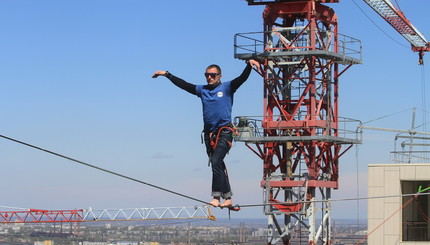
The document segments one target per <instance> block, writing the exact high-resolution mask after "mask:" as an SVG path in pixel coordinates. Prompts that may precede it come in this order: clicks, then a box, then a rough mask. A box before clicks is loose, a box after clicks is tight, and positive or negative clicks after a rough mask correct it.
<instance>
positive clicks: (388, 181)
mask: <svg viewBox="0 0 430 245" xmlns="http://www.w3.org/2000/svg"><path fill="white" fill-rule="evenodd" d="M368 170H369V171H368V173H369V178H368V182H369V183H368V196H369V197H383V196H394V197H388V198H370V199H369V200H368V233H371V234H370V235H369V237H368V244H369V245H381V244H387V245H388V244H389V245H393V244H407V245H418V244H419V245H424V244H430V223H429V216H430V215H429V214H430V196H429V195H420V196H418V197H416V198H414V197H413V196H403V197H401V195H405V194H414V193H417V192H419V191H422V190H425V189H426V188H428V187H430V164H371V165H369V166H368ZM427 192H429V190H426V191H422V192H420V193H427Z"/></svg>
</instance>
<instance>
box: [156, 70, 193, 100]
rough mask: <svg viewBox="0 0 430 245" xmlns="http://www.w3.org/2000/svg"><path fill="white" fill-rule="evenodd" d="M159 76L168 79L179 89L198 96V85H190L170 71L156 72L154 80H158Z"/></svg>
mask: <svg viewBox="0 0 430 245" xmlns="http://www.w3.org/2000/svg"><path fill="white" fill-rule="evenodd" d="M159 76H164V77H167V79H169V80H170V81H171V82H172V83H173V84H175V85H176V86H177V87H179V88H181V89H183V90H185V91H187V92H188V93H191V94H194V95H197V94H196V85H194V84H191V83H188V82H186V81H184V80H182V79H181V78H179V77H176V76H174V75H172V74H171V73H169V72H168V71H156V72H155V73H154V75H152V78H157V77H159Z"/></svg>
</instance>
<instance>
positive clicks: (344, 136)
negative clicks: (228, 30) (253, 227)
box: [235, 0, 361, 244]
mask: <svg viewBox="0 0 430 245" xmlns="http://www.w3.org/2000/svg"><path fill="white" fill-rule="evenodd" d="M324 2H326V3H336V2H338V1H335V0H331V1H329V0H327V1H316V0H308V1H288V0H287V1H252V0H248V3H249V5H263V4H264V5H266V8H265V10H264V13H263V20H264V31H263V32H262V33H261V32H260V33H244V34H236V36H235V57H236V58H239V59H245V60H246V59H249V58H254V59H258V60H260V61H261V63H262V64H263V66H264V69H263V72H262V73H261V75H262V76H263V84H264V98H263V99H264V102H263V105H264V112H263V116H262V117H261V118H252V119H251V118H247V117H240V118H238V119H237V121H236V122H237V124H238V127H239V131H240V132H241V134H240V136H239V137H238V140H239V141H244V142H245V143H246V145H247V146H248V147H249V148H250V149H251V150H252V151H254V152H255V153H256V154H257V155H258V156H259V157H260V158H261V159H262V160H263V180H262V182H261V186H262V188H263V191H264V195H265V204H266V206H265V209H264V210H265V213H266V215H267V216H268V225H269V237H268V244H276V243H277V242H282V243H283V244H290V243H291V241H292V240H293V239H294V238H295V237H298V236H302V235H303V234H302V233H301V231H302V230H303V229H304V230H306V231H307V234H306V237H307V238H308V240H309V244H317V243H320V242H321V243H323V244H330V243H331V235H330V216H331V205H330V198H331V190H332V189H337V188H338V187H339V159H340V157H341V156H342V155H343V154H344V153H345V152H346V151H347V150H348V149H350V148H351V147H352V146H353V144H355V143H360V142H361V140H360V139H358V137H359V135H358V134H356V130H355V129H356V124H358V121H357V122H356V123H354V122H355V121H354V120H351V119H345V118H341V117H340V116H339V105H338V103H339V100H338V98H339V87H338V86H339V77H340V76H341V75H342V74H343V73H344V72H345V71H346V70H347V69H349V68H350V67H351V66H352V65H353V64H359V63H361V43H360V41H359V40H357V39H354V38H351V37H348V36H344V35H340V34H339V33H338V20H337V16H336V14H335V12H334V11H333V9H331V8H329V7H328V6H326V5H323V4H322V3H324ZM259 123H261V127H262V129H260V130H259V129H258V125H259ZM351 124H354V125H353V126H349V125H351ZM348 127H349V128H350V129H352V130H348ZM250 144H254V145H255V147H252V146H250ZM318 206H320V207H318ZM319 212H321V216H318V218H320V219H321V221H320V224H319V225H317V224H316V222H317V215H318V213H319ZM280 217H283V218H284V220H283V222H280V221H278V219H279V218H280ZM282 223H283V226H281V224H282ZM302 239H303V238H302Z"/></svg>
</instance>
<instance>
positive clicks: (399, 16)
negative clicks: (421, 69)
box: [364, 0, 430, 65]
mask: <svg viewBox="0 0 430 245" xmlns="http://www.w3.org/2000/svg"><path fill="white" fill-rule="evenodd" d="M364 2H365V3H367V4H368V5H369V6H370V7H371V8H372V9H373V10H375V11H376V12H377V13H378V14H379V15H380V16H381V17H382V18H383V19H384V20H385V21H387V22H388V23H389V24H390V25H391V26H392V27H393V28H394V29H395V30H396V31H397V32H398V33H400V34H401V35H402V36H403V37H404V38H405V39H406V40H407V41H408V42H409V43H410V44H411V46H412V50H413V51H414V52H418V54H419V64H420V65H422V64H424V61H423V55H424V52H428V51H430V43H429V42H427V40H426V39H425V37H424V35H423V34H422V33H421V32H420V31H418V29H416V28H415V27H414V26H413V25H412V24H411V22H410V21H409V20H408V19H406V17H405V15H404V14H403V13H402V12H401V11H400V10H398V9H397V8H396V7H395V6H394V5H393V4H392V3H391V1H390V0H364Z"/></svg>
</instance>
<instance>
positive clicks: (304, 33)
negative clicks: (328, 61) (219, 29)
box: [234, 27, 362, 62]
mask: <svg viewBox="0 0 430 245" xmlns="http://www.w3.org/2000/svg"><path fill="white" fill-rule="evenodd" d="M311 35H314V36H316V37H317V38H315V41H314V42H313V43H312V42H311V40H310V37H311ZM334 35H335V34H334V33H333V32H331V31H328V30H322V29H317V30H309V29H304V27H290V28H278V29H277V30H275V31H270V32H248V33H238V34H236V35H235V36H234V54H235V57H236V58H238V57H240V56H241V55H245V54H247V55H254V56H255V55H259V54H264V53H266V54H267V53H279V52H294V51H296V52H297V51H300V52H309V51H324V52H326V53H332V54H336V55H337V56H341V57H350V58H352V59H356V60H359V61H360V62H361V60H362V45H361V41H360V40H358V39H355V38H353V37H350V36H346V35H342V34H337V37H335V36H334ZM265 36H266V37H271V40H269V41H268V43H267V44H265V43H264V41H263V40H264V37H265ZM335 40H337V44H336V43H335ZM313 47H315V48H316V50H313Z"/></svg>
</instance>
